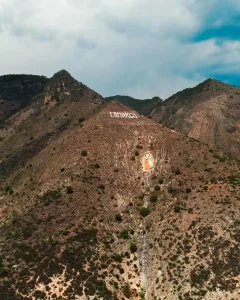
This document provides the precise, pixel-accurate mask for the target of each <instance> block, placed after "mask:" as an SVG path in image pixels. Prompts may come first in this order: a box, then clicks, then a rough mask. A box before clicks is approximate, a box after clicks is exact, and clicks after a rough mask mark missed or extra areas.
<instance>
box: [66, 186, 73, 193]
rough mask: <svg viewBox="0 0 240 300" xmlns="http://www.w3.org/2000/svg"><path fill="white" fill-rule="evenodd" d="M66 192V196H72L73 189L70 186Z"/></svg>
mask: <svg viewBox="0 0 240 300" xmlns="http://www.w3.org/2000/svg"><path fill="white" fill-rule="evenodd" d="M66 191H67V193H68V194H72V193H73V187H72V186H67V188H66Z"/></svg>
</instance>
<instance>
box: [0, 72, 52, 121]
mask: <svg viewBox="0 0 240 300" xmlns="http://www.w3.org/2000/svg"><path fill="white" fill-rule="evenodd" d="M47 81H48V79H47V78H46V77H44V76H36V75H4V76H0V122H2V121H3V120H5V119H7V118H8V117H10V115H12V114H13V113H15V112H16V111H18V110H19V109H21V108H23V107H25V106H27V105H28V104H29V102H30V100H31V99H32V98H33V97H34V96H36V95H38V94H40V93H42V92H43V90H44V87H45V85H46V83H47Z"/></svg>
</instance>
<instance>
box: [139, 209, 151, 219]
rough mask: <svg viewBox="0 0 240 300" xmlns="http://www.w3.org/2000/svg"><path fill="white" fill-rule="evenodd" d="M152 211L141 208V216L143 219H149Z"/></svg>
mask: <svg viewBox="0 0 240 300" xmlns="http://www.w3.org/2000/svg"><path fill="white" fill-rule="evenodd" d="M149 213H150V211H149V209H148V208H147V207H141V208H140V215H141V216H142V217H147V216H148V215H149Z"/></svg>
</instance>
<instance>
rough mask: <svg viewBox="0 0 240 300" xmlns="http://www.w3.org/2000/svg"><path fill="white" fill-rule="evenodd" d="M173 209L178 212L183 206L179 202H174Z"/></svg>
mask: <svg viewBox="0 0 240 300" xmlns="http://www.w3.org/2000/svg"><path fill="white" fill-rule="evenodd" d="M173 210H174V212H175V213H178V212H180V211H181V207H180V205H179V204H174V207H173Z"/></svg>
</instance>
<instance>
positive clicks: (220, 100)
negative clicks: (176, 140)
mask: <svg viewBox="0 0 240 300" xmlns="http://www.w3.org/2000/svg"><path fill="white" fill-rule="evenodd" d="M150 116H151V117H152V119H153V120H155V121H157V122H161V123H162V124H164V125H165V126H168V127H170V128H174V129H175V130H177V131H179V132H181V133H183V134H186V135H188V136H190V137H193V138H195V139H198V140H200V141H202V142H204V143H207V144H208V145H209V146H210V147H212V148H213V147H216V148H218V149H221V150H223V151H224V152H225V153H227V155H229V156H231V157H235V158H239V157H240V122H239V120H240V88H237V87H234V86H231V85H228V84H225V83H222V82H220V81H217V80H213V79H208V80H206V81H204V82H202V83H201V84H199V85H198V86H196V87H194V88H190V89H185V90H183V91H181V92H178V93H177V94H175V95H173V96H171V97H170V98H169V99H167V100H166V101H164V102H163V103H162V104H161V105H159V106H158V107H157V108H155V109H153V110H152V112H151V113H150Z"/></svg>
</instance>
